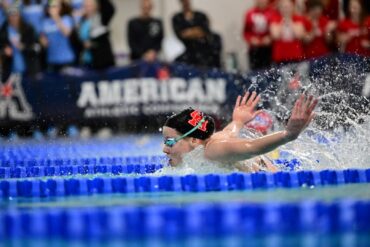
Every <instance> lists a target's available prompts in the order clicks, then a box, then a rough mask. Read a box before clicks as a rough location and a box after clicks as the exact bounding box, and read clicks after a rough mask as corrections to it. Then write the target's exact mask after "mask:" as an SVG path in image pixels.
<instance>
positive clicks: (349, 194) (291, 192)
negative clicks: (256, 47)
mask: <svg viewBox="0 0 370 247" xmlns="http://www.w3.org/2000/svg"><path fill="white" fill-rule="evenodd" d="M369 188H370V187H369V184H347V185H340V186H316V187H303V188H291V189H282V188H279V189H259V190H247V191H223V192H182V193H179V192H150V193H145V192H143V193H132V194H94V195H89V196H66V197H47V198H34V197H33V198H26V197H20V198H19V197H17V198H10V199H9V198H5V199H2V200H1V203H0V208H1V209H8V210H9V209H14V208H17V209H22V210H32V209H33V208H72V207H79V208H80V207H81V208H84V207H85V208H87V207H91V206H94V207H112V206H122V207H124V206H150V205H160V204H165V205H167V204H176V205H180V206H181V205H186V204H192V203H270V202H274V203H284V202H285V203H288V202H289V203H293V202H294V203H298V202H302V201H306V200H312V201H322V202H334V201H336V200H340V199H353V200H370V189H369Z"/></svg>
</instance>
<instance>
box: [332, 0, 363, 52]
mask: <svg viewBox="0 0 370 247" xmlns="http://www.w3.org/2000/svg"><path fill="white" fill-rule="evenodd" d="M364 19H365V15H364V11H363V8H362V3H361V1H360V0H350V1H349V6H348V14H347V17H346V18H345V19H344V20H342V21H340V22H339V24H338V35H337V36H338V37H337V38H338V43H339V44H338V45H339V48H340V50H341V51H342V52H346V53H352V54H357V55H363V56H366V55H368V49H367V47H366V46H367V44H366V43H367V41H368V39H367V38H368V37H366V36H367V35H366V28H365V27H364V24H365V20H364Z"/></svg>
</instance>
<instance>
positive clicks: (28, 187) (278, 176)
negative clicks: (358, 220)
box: [0, 169, 370, 197]
mask: <svg viewBox="0 0 370 247" xmlns="http://www.w3.org/2000/svg"><path fill="white" fill-rule="evenodd" d="M348 183H370V169H367V170H361V169H348V170H324V171H299V172H277V173H262V172H260V173H251V174H247V173H233V174H228V175H224V174H207V175H186V176H141V177H114V176H111V177H104V178H101V177H97V178H92V179H89V178H62V177H58V178H49V179H47V180H43V179H37V178H36V179H28V180H27V178H26V179H3V180H0V195H1V196H2V197H49V196H69V195H81V194H82V195H83V194H95V193H100V194H107V193H139V192H157V191H161V192H166V191H168V192H170V191H177V192H203V191H232V190H253V189H267V188H297V187H301V186H322V185H339V184H348Z"/></svg>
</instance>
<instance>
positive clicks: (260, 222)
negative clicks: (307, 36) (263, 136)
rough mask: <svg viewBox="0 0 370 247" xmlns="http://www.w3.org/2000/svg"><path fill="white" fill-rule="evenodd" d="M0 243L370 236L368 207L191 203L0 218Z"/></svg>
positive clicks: (351, 203) (11, 213)
mask: <svg viewBox="0 0 370 247" xmlns="http://www.w3.org/2000/svg"><path fill="white" fill-rule="evenodd" d="M0 225H2V226H6V227H0V239H18V238H22V237H23V238H27V237H39V238H42V237H58V238H62V239H85V240H86V239H101V238H103V239H107V238H125V239H142V238H151V237H159V238H169V239H170V238H172V239H173V238H183V237H190V236H200V237H219V236H230V235H242V236H254V235H259V234H261V236H262V235H263V234H279V235H292V234H293V235H294V234H305V233H309V234H346V233H350V234H351V233H364V234H367V233H369V231H370V201H361V200H339V201H336V202H331V203H325V202H319V201H305V202H299V203H273V202H271V203H260V204H258V203H253V204H249V203H233V204H228V203H195V204H187V205H183V206H178V205H150V206H126V207H108V208H88V209H86V208H68V209H63V208H35V209H32V210H25V209H23V210H19V209H9V210H6V211H2V212H0Z"/></svg>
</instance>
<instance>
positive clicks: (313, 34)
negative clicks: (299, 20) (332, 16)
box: [304, 0, 336, 59]
mask: <svg viewBox="0 0 370 247" xmlns="http://www.w3.org/2000/svg"><path fill="white" fill-rule="evenodd" d="M323 11H324V6H323V4H322V2H321V0H310V1H308V3H307V18H306V19H305V23H304V25H305V29H306V35H305V38H304V42H305V47H304V48H305V58H308V59H310V58H317V57H320V56H325V55H327V54H329V52H330V47H329V43H331V42H332V41H333V32H334V30H335V28H336V24H335V22H333V21H330V20H329V19H328V18H327V17H325V16H324V15H323Z"/></svg>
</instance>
